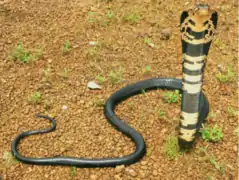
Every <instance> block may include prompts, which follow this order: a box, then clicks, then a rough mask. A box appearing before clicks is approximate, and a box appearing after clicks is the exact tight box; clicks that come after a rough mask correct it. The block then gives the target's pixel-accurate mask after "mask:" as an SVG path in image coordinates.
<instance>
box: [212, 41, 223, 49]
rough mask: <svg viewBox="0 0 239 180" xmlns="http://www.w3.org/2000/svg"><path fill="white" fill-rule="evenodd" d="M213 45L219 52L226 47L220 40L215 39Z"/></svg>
mask: <svg viewBox="0 0 239 180" xmlns="http://www.w3.org/2000/svg"><path fill="white" fill-rule="evenodd" d="M213 43H214V44H216V46H217V47H219V49H221V50H223V49H225V47H226V44H224V43H223V42H222V41H221V40H220V39H215V40H214V42H213Z"/></svg>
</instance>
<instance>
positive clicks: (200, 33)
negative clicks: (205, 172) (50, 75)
mask: <svg viewBox="0 0 239 180" xmlns="http://www.w3.org/2000/svg"><path fill="white" fill-rule="evenodd" d="M180 24H181V27H180V29H181V39H182V54H183V57H182V59H183V61H182V65H183V78H182V80H180V79H175V78H153V79H148V80H144V81H140V82H137V83H134V84H130V85H127V86H126V87H124V88H122V89H120V90H118V91H116V92H115V93H114V94H112V95H111V96H110V97H109V99H108V100H107V102H106V104H105V107H104V114H105V117H106V118H107V120H108V122H109V123H111V124H112V125H113V126H114V127H115V128H116V129H117V130H119V131H121V132H122V133H123V134H124V135H126V136H128V137H130V138H131V139H132V141H134V142H135V146H136V149H135V151H134V152H133V153H132V154H130V155H127V156H124V157H115V158H101V159H85V158H77V157H66V156H59V157H48V158H33V157H24V156H23V155H21V154H20V153H19V152H18V145H19V143H20V141H21V140H22V139H23V138H25V137H27V136H31V135H35V134H43V133H48V132H51V131H54V130H55V129H56V121H55V120H54V119H53V118H51V117H48V116H44V115H37V117H39V118H45V119H48V120H49V121H51V122H52V127H51V128H48V129H42V130H32V131H27V132H23V133H21V134H19V135H18V136H17V137H16V138H15V139H14V140H13V142H12V154H13V155H14V156H15V157H16V159H18V160H19V161H21V162H23V163H28V164H37V165H70V166H77V167H110V166H112V167H114V166H117V165H122V164H124V165H129V164H132V163H135V162H137V161H139V160H140V159H141V158H142V157H143V156H144V155H145V152H146V145H145V141H144V139H143V137H142V135H141V134H140V133H138V132H137V131H136V130H135V129H134V128H132V127H131V126H129V125H128V124H126V123H125V122H123V121H121V120H120V119H119V117H117V116H116V114H115V113H114V109H115V107H116V106H117V105H118V104H119V103H120V102H122V101H124V100H126V99H127V98H129V97H132V96H134V95H137V94H139V93H141V92H142V89H143V90H152V89H159V88H162V89H169V90H179V91H180V92H181V93H182V103H181V116H180V124H179V136H178V140H179V141H178V142H179V146H180V148H190V147H192V146H193V144H194V142H195V140H196V138H197V137H198V135H199V130H200V128H201V127H202V124H203V123H204V121H205V118H206V116H207V114H208V112H209V104H208V101H207V98H206V97H205V95H204V94H203V93H202V82H203V72H204V68H205V64H206V58H207V55H208V51H209V48H210V44H211V41H212V39H213V36H214V33H215V29H216V26H217V12H216V11H214V10H212V9H210V8H209V6H207V5H202V4H197V5H195V7H194V8H192V9H190V10H188V11H184V12H183V13H182V14H181V19H180Z"/></svg>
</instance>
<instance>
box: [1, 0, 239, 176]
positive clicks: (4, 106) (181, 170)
mask: <svg viewBox="0 0 239 180" xmlns="http://www.w3.org/2000/svg"><path fill="white" fill-rule="evenodd" d="M208 3H209V4H210V5H211V6H212V7H213V8H215V9H217V11H218V12H219V23H218V29H217V34H216V36H215V41H214V42H215V43H213V44H212V47H211V50H210V53H209V57H208V60H207V67H206V72H205V78H204V88H203V89H204V92H205V94H206V95H207V97H208V100H209V103H210V112H211V114H214V115H213V116H210V118H208V121H207V124H209V125H215V124H217V125H218V126H219V127H222V131H223V134H224V137H223V140H222V141H220V142H218V143H210V142H205V141H203V140H202V139H199V140H198V142H197V144H196V145H195V147H194V148H193V150H192V151H190V152H187V153H184V154H183V155H181V156H179V157H178V158H177V159H174V160H169V159H168V158H167V157H166V156H165V153H164V143H165V139H166V138H167V137H168V136H169V135H175V134H176V132H177V131H176V130H175V127H176V126H177V123H178V122H177V121H178V118H179V113H180V103H177V104H166V103H164V102H163V101H162V94H163V93H164V91H163V90H158V91H152V92H148V93H146V94H145V95H138V96H135V97H132V98H130V99H128V100H127V101H125V102H123V103H122V104H120V105H119V106H118V107H117V114H118V115H119V116H120V118H122V119H123V120H124V121H126V122H128V123H129V124H130V125H132V126H133V127H134V128H135V129H137V130H138V131H139V132H140V133H142V135H143V137H144V138H145V141H146V144H147V149H148V153H147V155H146V156H145V157H144V158H143V159H142V160H141V161H140V162H138V163H135V164H133V165H130V166H127V167H124V166H123V167H122V166H119V167H116V168H91V169H87V168H77V169H76V170H75V172H74V169H72V167H62V166H36V165H26V164H23V163H20V162H16V161H15V160H14V159H13V158H12V157H11V156H10V154H9V152H11V142H12V141H13V139H14V138H15V137H16V136H17V135H18V134H19V133H21V132H23V131H27V130H33V129H41V128H44V127H47V126H50V124H49V123H48V122H47V121H46V120H43V119H36V118H35V117H34V116H35V114H37V113H43V114H50V115H51V116H54V117H55V119H56V120H57V129H56V131H54V132H52V133H49V134H44V135H36V136H31V137H29V138H26V139H24V140H23V141H22V143H21V145H20V152H21V153H22V154H24V155H25V156H32V157H52V156H59V155H61V156H75V157H85V158H96V157H97V158H101V157H119V156H123V155H127V154H129V153H131V152H133V151H134V144H133V143H132V142H131V140H130V139H128V138H127V137H126V136H124V135H123V134H122V133H120V132H118V131H117V130H115V129H114V128H113V127H112V126H111V125H110V124H109V123H108V122H107V120H106V119H105V117H104V115H103V107H99V106H97V102H98V101H99V99H104V100H106V99H107V98H108V97H109V96H110V95H111V94H112V93H113V92H115V91H116V90H117V89H119V88H121V87H123V86H125V85H127V84H129V83H133V82H136V81H139V80H142V79H146V78H151V77H178V78H179V77H181V75H182V68H181V41H180V33H179V17H180V13H181V12H182V11H183V10H185V9H188V8H189V7H191V6H192V5H193V3H192V2H191V1H179V0H168V1H160V0H144V1H136V0H132V1H124V0H112V1H111V2H106V1H103V0H87V1H86V0H82V1H76V0H70V1H69V0H61V1H59V0H50V1H49V0H41V1H37V0H21V1H19V0H3V1H0V57H1V61H0V72H1V73H0V176H1V177H2V178H3V179H4V180H41V179H42V180H43V179H51V180H63V179H64V180H68V179H80V180H88V179H90V180H97V179H99V180H112V179H115V180H130V179H132V180H134V179H135V180H149V179H152V180H159V179H163V180H164V179H166V180H167V179H169V180H170V179H175V180H176V179H178V180H183V179H192V180H194V179H195V180H196V179H200V180H201V179H205V180H206V179H211V180H212V179H215V180H221V179H226V180H234V179H237V175H238V174H237V171H238V166H237V159H238V158H237V155H238V154H237V140H238V122H237V116H232V117H231V116H229V114H228V111H227V109H228V107H229V106H231V107H233V108H235V109H236V110H237V100H238V93H237V78H236V75H235V78H234V79H233V80H232V81H231V82H227V83H221V82H219V81H218V80H217V78H216V74H217V73H219V69H221V70H222V71H224V70H225V69H226V67H227V66H228V65H229V64H231V65H232V67H233V72H237V57H238V47H237V42H238V37H237V23H238V20H239V19H238V15H237V9H238V4H237V1H236V0H230V1H225V0H218V1H217V2H214V1H213V0H209V1H208ZM109 10H111V11H112V12H114V16H113V18H109V17H106V14H107V12H109ZM88 12H95V14H93V16H94V17H93V19H92V18H91V19H90V20H89V15H88ZM133 12H135V13H138V14H140V17H141V19H140V20H139V22H138V23H133V24H131V23H129V22H127V21H125V20H124V18H123V17H124V16H127V15H129V14H130V13H133ZM90 21H93V23H91V22H90ZM106 22H107V25H105V24H106ZM165 28H169V29H168V30H166V31H168V32H167V33H169V35H170V38H169V39H167V38H165V37H163V36H165ZM145 37H151V39H152V43H154V44H155V47H154V48H152V47H149V46H148V45H146V44H145V43H144V42H143V40H144V38H145ZM66 40H69V42H70V44H71V45H72V46H73V48H72V50H71V51H70V52H69V53H67V54H64V55H63V54H62V47H63V44H64V42H65V41H66ZM90 41H97V42H98V43H99V44H98V45H97V46H96V47H95V48H94V47H92V46H91V45H89V42H90ZM19 42H22V44H23V45H24V47H25V48H26V49H30V50H34V49H36V48H39V47H40V48H41V49H42V51H43V56H42V57H39V58H38V59H37V60H35V61H33V62H30V63H26V64H23V63H20V62H18V61H11V60H9V58H8V57H9V55H10V54H11V52H12V50H13V49H14V48H15V47H16V45H17V44H18V43H19ZM147 65H149V66H151V69H152V71H151V72H150V73H149V74H147V75H144V74H143V72H142V69H144V68H145V67H146V66H147ZM218 66H220V68H218ZM119 67H121V68H122V70H123V79H124V81H123V82H122V83H118V84H115V85H112V84H111V82H110V81H109V78H108V77H107V75H108V74H109V72H110V71H111V70H117V69H118V68H119ZM46 68H49V69H50V73H48V74H46V73H45V74H44V72H43V70H44V69H46ZM64 68H66V69H68V70H69V73H68V74H67V77H66V78H63V77H62V76H63V75H61V74H62V72H63V71H64ZM98 74H101V75H102V76H104V77H105V78H106V79H107V81H106V83H105V84H104V85H103V89H102V90H96V91H92V90H88V89H87V83H88V82H89V81H91V80H95V78H96V76H97V75H98ZM36 91H39V92H40V93H41V97H42V101H41V103H39V104H32V103H29V102H28V101H27V98H28V97H29V96H30V94H32V93H33V92H36ZM64 105H65V106H67V107H68V108H67V109H66V110H63V109H62V106H64ZM158 110H162V111H165V118H161V117H160V116H159V115H158V114H157V113H156V112H157V111H158ZM205 147H207V155H205V153H203V152H202V151H200V149H202V148H205ZM208 154H209V155H208ZM211 157H214V158H215V160H216V162H217V163H218V164H220V165H222V166H223V167H224V168H223V169H224V171H223V172H220V171H219V170H218V169H217V166H215V165H213V163H212V162H210V160H211V159H210V158H211Z"/></svg>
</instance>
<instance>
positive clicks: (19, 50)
mask: <svg viewBox="0 0 239 180" xmlns="http://www.w3.org/2000/svg"><path fill="white" fill-rule="evenodd" d="M35 58H36V57H35V56H34V55H33V54H32V53H31V52H30V51H29V50H26V49H24V47H23V44H22V43H19V44H18V45H17V46H16V47H15V49H14V50H13V51H12V53H11V54H10V55H9V59H11V60H13V61H20V62H22V63H29V62H30V61H32V60H35Z"/></svg>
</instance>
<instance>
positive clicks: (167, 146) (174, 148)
mask: <svg viewBox="0 0 239 180" xmlns="http://www.w3.org/2000/svg"><path fill="white" fill-rule="evenodd" d="M164 152H165V154H166V156H167V158H168V159H170V160H172V159H176V158H177V157H178V156H179V155H180V152H179V146H178V138H177V137H175V136H168V137H167V139H166V141H165V143H164Z"/></svg>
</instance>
